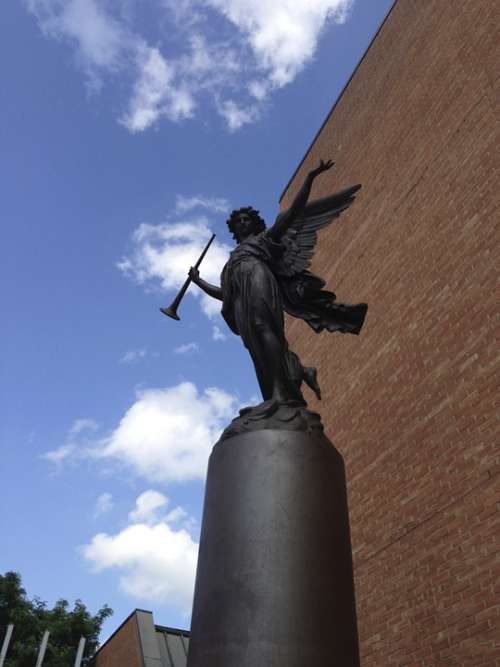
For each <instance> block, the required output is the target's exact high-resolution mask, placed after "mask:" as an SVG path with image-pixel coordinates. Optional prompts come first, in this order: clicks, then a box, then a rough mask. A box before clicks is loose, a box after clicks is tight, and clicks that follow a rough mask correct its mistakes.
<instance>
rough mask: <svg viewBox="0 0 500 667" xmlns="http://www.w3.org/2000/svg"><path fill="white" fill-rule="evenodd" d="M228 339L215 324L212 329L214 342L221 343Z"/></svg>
mask: <svg viewBox="0 0 500 667" xmlns="http://www.w3.org/2000/svg"><path fill="white" fill-rule="evenodd" d="M226 339H227V336H226V334H225V333H224V332H223V331H221V330H220V328H219V327H218V326H217V325H216V324H214V326H213V327H212V340H215V341H220V340H226Z"/></svg>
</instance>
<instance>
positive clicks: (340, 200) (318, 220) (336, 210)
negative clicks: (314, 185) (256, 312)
mask: <svg viewBox="0 0 500 667" xmlns="http://www.w3.org/2000/svg"><path fill="white" fill-rule="evenodd" d="M360 187H361V185H353V186H351V187H350V188H347V189H345V190H342V191H341V192H336V193H335V194H333V195H330V196H329V197H324V198H323V199H316V200H315V201H312V202H311V203H310V204H307V205H306V207H305V208H304V211H303V213H302V214H301V215H300V216H299V217H298V218H297V219H296V220H294V222H293V223H292V224H291V225H290V227H289V228H288V229H287V231H286V232H285V234H283V236H282V238H281V242H282V243H283V245H284V246H285V253H284V255H283V258H282V260H281V262H280V265H279V267H277V272H278V273H280V274H281V275H285V276H293V275H296V274H297V273H302V272H303V271H306V270H307V269H308V268H309V265H310V263H311V260H312V258H313V255H314V250H315V247H316V241H317V233H318V231H319V230H320V229H322V228H323V227H326V226H327V225H329V224H330V223H331V222H333V220H335V218H338V217H339V215H340V214H341V213H342V211H345V209H346V208H349V206H350V205H351V204H352V202H353V201H354V199H355V194H356V192H357V191H358V190H359V189H360ZM286 215H287V211H283V213H280V214H279V216H278V218H277V219H276V222H279V220H280V219H282V218H283V217H285V216H286Z"/></svg>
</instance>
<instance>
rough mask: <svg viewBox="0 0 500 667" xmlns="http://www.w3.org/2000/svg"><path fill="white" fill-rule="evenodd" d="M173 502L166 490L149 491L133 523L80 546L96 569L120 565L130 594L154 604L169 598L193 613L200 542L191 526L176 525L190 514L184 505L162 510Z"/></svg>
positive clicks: (134, 512) (186, 612) (140, 501)
mask: <svg viewBox="0 0 500 667" xmlns="http://www.w3.org/2000/svg"><path fill="white" fill-rule="evenodd" d="M168 503H169V500H168V498H167V497H166V496H164V495H163V494H161V493H159V492H157V491H154V490H152V489H150V490H148V491H145V492H144V493H143V494H141V495H140V496H139V497H138V498H137V500H136V503H135V508H134V509H133V510H132V511H131V512H130V514H129V522H130V523H129V525H127V526H126V527H125V528H123V529H122V530H121V531H119V532H117V533H115V534H112V535H110V534H107V533H98V534H97V535H94V537H93V538H92V539H91V540H90V542H89V543H88V544H86V545H84V546H82V547H81V549H80V550H81V553H82V555H83V557H84V559H85V560H86V561H87V563H89V565H91V566H92V568H93V571H94V572H95V573H99V572H102V571H103V570H107V569H114V570H118V571H119V572H120V579H119V584H120V588H121V589H122V590H123V591H124V592H125V593H127V594H128V595H130V596H131V597H133V598H135V599H138V600H144V601H147V602H149V603H159V602H160V603H161V602H167V603H169V604H171V605H174V606H176V607H178V608H179V609H180V611H181V612H182V613H183V614H184V615H186V616H188V615H189V612H190V610H191V604H192V598H193V589H194V578H195V572H196V562H197V558H198V543H197V542H195V540H194V539H193V537H192V536H191V534H190V532H189V529H188V528H186V527H185V526H180V527H174V525H173V524H174V523H175V522H178V520H179V519H180V518H185V517H187V512H186V511H185V510H184V509H183V508H182V507H177V508H175V509H174V510H172V511H171V512H170V513H169V514H167V515H165V516H160V515H159V510H160V509H162V508H165V507H166V506H167V505H168ZM186 523H187V524H189V521H187V522H186Z"/></svg>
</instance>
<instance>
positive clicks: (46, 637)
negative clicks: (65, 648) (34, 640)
mask: <svg viewBox="0 0 500 667" xmlns="http://www.w3.org/2000/svg"><path fill="white" fill-rule="evenodd" d="M49 634H50V633H49V631H48V630H45V632H44V633H43V637H42V643H41V644H40V650H39V651H38V658H37V659H36V665H35V667H42V663H43V659H44V657H45V651H46V649H47V642H48V641H49Z"/></svg>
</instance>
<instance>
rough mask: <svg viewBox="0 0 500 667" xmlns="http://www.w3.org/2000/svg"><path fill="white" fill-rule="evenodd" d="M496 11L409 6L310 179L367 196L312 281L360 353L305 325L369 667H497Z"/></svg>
mask: <svg viewBox="0 0 500 667" xmlns="http://www.w3.org/2000/svg"><path fill="white" fill-rule="evenodd" d="M499 15H500V11H499V5H498V2H497V0H473V1H471V0H468V1H467V2H465V1H464V0H399V1H398V2H397V3H396V4H395V6H394V8H393V10H392V11H391V13H390V14H389V16H388V18H387V20H386V22H385V23H384V25H383V27H382V29H381V30H380V32H379V34H378V36H377V37H376V39H375V40H374V42H373V43H372V45H371V47H370V49H369V50H368V52H367V54H366V55H365V58H364V59H363V61H362V62H361V64H360V66H359V67H358V69H357V71H356V73H355V75H354V76H353V78H352V80H351V81H350V83H349V85H348V87H347V88H346V90H345V91H344V93H343V95H342V96H341V98H340V100H339V101H338V102H337V104H336V106H335V107H334V109H333V111H332V113H331V115H330V116H329V118H328V119H327V122H326V124H325V125H324V126H323V128H322V129H321V131H320V133H319V134H318V136H317V137H316V139H315V141H314V142H313V145H312V147H311V149H310V151H309V152H308V153H307V154H306V156H305V159H304V161H303V163H301V165H300V166H299V169H298V172H297V173H296V174H295V176H294V178H293V179H292V181H291V183H290V184H289V186H288V188H287V189H286V191H285V193H284V196H283V199H282V202H281V204H282V208H287V207H288V206H289V205H290V203H291V201H292V199H293V195H294V193H295V192H296V191H297V189H298V187H299V186H300V184H301V182H302V179H303V177H304V175H305V173H306V172H307V170H308V169H310V168H311V167H313V166H314V165H315V164H316V163H317V162H318V160H319V158H320V157H323V158H327V157H333V158H334V159H335V160H336V162H337V166H336V168H335V170H334V171H332V172H328V174H326V175H323V176H322V177H320V179H318V181H317V183H316V185H315V190H314V191H313V194H312V197H313V198H315V197H319V196H325V195H327V194H329V193H331V192H333V191H335V190H339V189H341V188H343V187H346V186H347V185H351V184H353V183H357V182H361V183H362V184H363V189H362V190H361V191H360V193H359V195H358V198H357V200H356V202H355V204H354V205H353V207H352V208H351V209H350V210H349V211H348V212H347V213H345V214H344V216H343V218H342V219H341V220H339V221H338V222H337V223H336V224H334V225H333V226H332V227H331V228H329V229H328V230H325V231H324V232H322V234H321V238H320V243H319V249H318V252H317V255H316V257H315V261H314V264H313V270H315V271H316V272H317V273H319V274H320V275H322V276H323V277H324V278H326V279H327V282H328V287H330V288H331V289H333V290H334V291H335V292H336V293H337V296H338V299H339V300H340V301H342V300H345V301H351V302H355V301H367V302H368V303H369V310H368V316H367V320H366V323H365V327H364V330H363V332H362V334H361V336H360V337H359V338H358V337H355V336H350V335H345V336H342V335H339V334H334V335H328V334H326V333H324V334H322V335H320V336H316V335H315V334H314V333H313V332H312V331H311V330H310V329H309V328H308V327H307V325H305V324H304V323H303V322H299V321H297V320H293V321H292V320H289V321H288V323H287V327H288V338H289V341H290V344H291V347H292V349H295V350H296V351H297V352H299V354H300V355H301V357H302V359H303V361H304V362H306V363H307V364H312V365H317V366H318V367H319V370H320V382H321V384H322V388H323V394H324V400H323V401H322V403H321V404H319V405H318V404H317V403H316V402H315V401H314V400H313V399H311V405H312V407H313V409H314V408H315V409H318V410H320V411H321V413H322V416H323V420H324V422H325V425H326V429H327V432H328V434H329V436H330V437H331V438H332V440H333V441H334V442H335V445H336V446H337V448H338V449H339V451H340V452H341V453H342V454H343V456H344V458H345V462H346V468H347V475H348V488H349V503H350V515H351V530H352V542H353V551H354V566H355V581H356V592H357V605H358V618H359V631H360V641H361V657H362V665H363V667H372V666H375V665H376V666H380V667H382V666H384V667H386V666H388V665H399V666H401V667H402V666H403V665H404V666H405V667H410V666H411V667H416V666H419V667H424V666H425V667H428V666H433V665H450V666H457V667H458V666H464V667H465V666H475V667H480V666H485V667H486V666H487V665H488V666H489V667H493V666H496V667H498V666H500V605H499V600H500V584H499V581H500V553H499V552H500V548H499V547H500V522H499V518H500V512H499V506H500V483H499V478H500V476H499V470H500V465H499V450H500V429H499V422H498V415H499V403H500V392H499V388H500V386H499V385H500V382H499V365H500V364H499V360H500V356H499V347H500V346H499V340H500V335H499V334H500V326H499V316H498V311H499V309H498V305H499V298H498V291H497V293H496V294H495V288H496V287H497V285H498V282H497V281H498V273H499V267H500V215H499V213H500V210H499V209H500V203H499V201H500V200H499V190H500V168H499V154H500V131H499V123H500V120H499V108H498V99H499V97H500V95H499V93H500V85H499V78H498V75H499V69H500V68H499V64H500V46H499V44H500V43H499V37H498V31H499Z"/></svg>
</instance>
